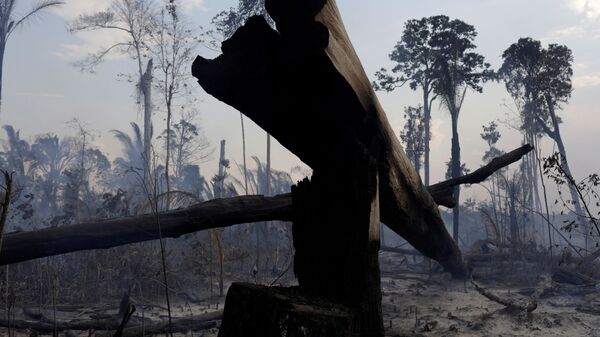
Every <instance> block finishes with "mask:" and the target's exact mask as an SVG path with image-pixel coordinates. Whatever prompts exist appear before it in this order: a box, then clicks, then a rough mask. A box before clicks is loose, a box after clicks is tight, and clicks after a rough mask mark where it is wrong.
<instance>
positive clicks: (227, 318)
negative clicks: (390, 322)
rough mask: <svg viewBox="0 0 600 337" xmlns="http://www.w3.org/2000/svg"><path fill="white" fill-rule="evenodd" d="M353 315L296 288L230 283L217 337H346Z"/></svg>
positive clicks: (349, 334)
mask: <svg viewBox="0 0 600 337" xmlns="http://www.w3.org/2000/svg"><path fill="white" fill-rule="evenodd" d="M353 321H354V317H353V313H352V311H351V310H349V309H348V308H346V307H344V306H342V305H339V304H333V303H331V302H329V301H326V300H322V299H316V298H315V297H307V296H306V295H304V294H302V292H301V291H300V289H298V288H282V287H266V286H260V285H255V284H248V283H234V284H232V285H231V287H230V288H229V292H228V293H227V300H226V302H225V312H224V314H223V322H222V324H221V329H220V330H219V337H244V336H261V337H281V336H287V337H295V336H305V337H342V336H343V337H347V336H358V334H357V333H356V331H352V322H353Z"/></svg>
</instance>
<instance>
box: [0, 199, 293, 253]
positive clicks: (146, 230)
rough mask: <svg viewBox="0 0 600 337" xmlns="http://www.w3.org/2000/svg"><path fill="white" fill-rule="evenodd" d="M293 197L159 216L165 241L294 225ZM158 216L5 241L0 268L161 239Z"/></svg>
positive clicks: (206, 205) (213, 204)
mask: <svg viewBox="0 0 600 337" xmlns="http://www.w3.org/2000/svg"><path fill="white" fill-rule="evenodd" d="M290 214H291V196H290V195H289V194H283V195H279V196H275V197H264V196H259V195H255V196H241V197H234V198H228V199H215V200H210V201H206V202H203V203H200V204H197V205H194V206H191V207H188V208H185V209H181V210H174V211H169V212H164V213H160V222H161V229H162V236H163V237H165V238H176V237H179V236H181V235H184V234H188V233H192V232H197V231H200V230H206V229H210V228H217V227H227V226H231V225H235V224H240V223H250V222H260V221H268V220H283V221H286V220H290V219H289V217H290ZM158 238H159V235H158V227H157V226H156V216H155V215H153V214H146V215H140V216H133V217H124V218H116V219H109V220H102V221H95V222H88V223H83V224H78V225H68V226H62V227H52V228H46V229H41V230H36V231H32V232H14V233H8V234H5V236H4V240H3V241H4V243H3V245H2V251H1V252H0V265H5V264H11V263H16V262H21V261H26V260H32V259H36V258H40V257H45V256H52V255H58V254H64V253H68V252H74V251H79V250H89V249H106V248H111V247H116V246H121V245H125V244H129V243H134V242H142V241H148V240H157V239H158Z"/></svg>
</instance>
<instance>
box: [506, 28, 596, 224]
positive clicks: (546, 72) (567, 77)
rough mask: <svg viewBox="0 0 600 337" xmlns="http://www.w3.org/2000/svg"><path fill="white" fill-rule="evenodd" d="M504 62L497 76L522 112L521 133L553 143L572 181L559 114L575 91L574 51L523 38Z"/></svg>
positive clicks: (574, 198) (576, 199) (574, 195)
mask: <svg viewBox="0 0 600 337" xmlns="http://www.w3.org/2000/svg"><path fill="white" fill-rule="evenodd" d="M502 58H503V59H504V62H503V64H502V67H501V68H500V70H499V72H498V74H499V77H500V78H501V79H502V80H503V81H504V83H505V85H506V89H507V90H508V92H509V93H510V95H511V96H512V97H513V99H514V101H515V103H516V105H517V107H518V108H519V111H520V114H521V120H522V125H521V129H522V130H523V131H524V132H525V133H526V135H527V137H528V138H529V139H530V140H532V141H535V140H536V137H537V136H538V135H541V134H546V135H547V136H548V137H550V138H551V139H552V140H554V142H555V143H556V146H557V147H558V151H559V153H560V156H561V160H562V166H563V167H564V170H565V173H566V174H568V175H569V176H570V177H572V173H571V169H570V167H569V164H568V161H567V153H566V149H565V145H564V142H563V140H562V137H561V134H560V123H561V122H562V121H561V119H560V117H559V116H558V115H557V113H556V110H559V109H561V104H566V103H567V102H568V101H569V99H570V98H571V92H572V91H573V87H572V83H571V77H572V76H573V68H572V63H573V54H572V52H571V50H570V49H569V48H568V47H566V46H563V45H557V44H550V45H549V46H548V47H547V48H543V47H542V44H541V42H540V41H537V40H534V39H532V38H521V39H519V41H517V42H516V43H513V44H512V45H511V46H510V47H509V48H508V49H506V50H505V51H504V53H503V54H502ZM534 170H535V168H534ZM569 191H570V193H571V200H572V202H573V204H574V207H575V212H576V213H577V215H578V216H581V215H582V214H584V213H583V210H582V209H581V205H580V200H579V197H578V195H577V191H576V190H575V189H574V188H572V187H571V188H569ZM586 232H587V231H586Z"/></svg>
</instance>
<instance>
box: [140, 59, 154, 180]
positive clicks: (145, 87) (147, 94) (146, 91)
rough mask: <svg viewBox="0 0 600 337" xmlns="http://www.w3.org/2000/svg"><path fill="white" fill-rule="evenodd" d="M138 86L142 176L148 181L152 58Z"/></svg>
mask: <svg viewBox="0 0 600 337" xmlns="http://www.w3.org/2000/svg"><path fill="white" fill-rule="evenodd" d="M140 86H141V88H142V95H143V96H144V154H143V161H144V178H145V180H146V182H148V181H149V180H150V179H149V174H150V159H151V158H150V157H151V156H152V97H151V92H152V59H150V60H149V61H148V64H147V65H146V71H145V72H144V74H143V75H142V77H141V81H140Z"/></svg>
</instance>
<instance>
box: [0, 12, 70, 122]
mask: <svg viewBox="0 0 600 337" xmlns="http://www.w3.org/2000/svg"><path fill="white" fill-rule="evenodd" d="M18 2H19V1H17V0H0V111H1V108H2V69H3V67H4V52H5V51H6V43H7V42H8V39H9V38H10V36H11V35H12V33H14V32H15V30H16V29H17V28H20V27H23V26H24V25H25V24H26V23H28V22H31V20H32V19H34V18H35V17H36V16H37V15H39V14H40V13H42V12H43V11H44V10H45V9H47V8H50V7H54V6H58V5H62V4H64V1H49V0H45V1H40V2H38V3H36V4H34V5H33V7H31V9H30V10H29V11H27V12H26V13H25V14H23V15H21V16H18V15H15V7H16V6H17V3H18Z"/></svg>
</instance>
